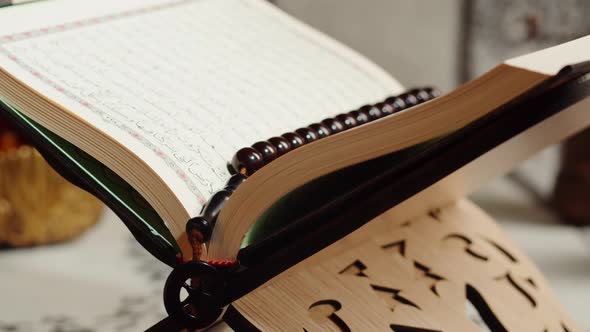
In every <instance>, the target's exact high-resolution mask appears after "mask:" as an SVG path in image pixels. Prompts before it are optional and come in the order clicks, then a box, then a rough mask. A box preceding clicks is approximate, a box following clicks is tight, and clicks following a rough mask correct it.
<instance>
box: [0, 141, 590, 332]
mask: <svg viewBox="0 0 590 332" xmlns="http://www.w3.org/2000/svg"><path fill="white" fill-rule="evenodd" d="M555 160H556V149H555V148H554V149H550V150H548V151H546V152H544V153H543V154H541V155H540V156H538V157H536V158H535V159H534V160H532V161H529V162H528V163H526V164H525V165H523V167H521V168H520V169H519V170H518V171H517V172H515V173H513V174H512V175H511V176H509V177H504V178H501V179H498V180H495V181H494V182H492V183H490V184H489V185H488V186H486V188H484V189H483V190H481V191H480V192H478V193H476V194H475V195H473V197H472V198H473V199H474V201H475V202H476V203H477V204H478V205H479V206H481V207H482V208H483V209H484V210H486V211H487V212H488V213H490V214H491V215H492V216H493V217H494V218H496V220H498V221H499V222H500V223H501V224H502V226H503V227H504V229H505V230H506V231H507V233H508V234H509V236H510V237H511V238H512V239H514V240H515V241H516V242H517V243H518V244H520V245H521V247H522V248H523V249H524V250H525V251H526V252H528V253H529V255H530V256H531V257H532V259H533V260H534V261H535V262H536V263H537V264H538V266H539V267H540V269H541V270H542V271H543V273H544V274H545V276H546V277H547V278H548V279H549V282H550V283H551V284H552V286H553V287H554V289H555V291H556V293H557V294H558V296H559V298H560V299H561V301H562V303H563V304H564V306H565V307H566V308H567V310H568V311H569V312H570V313H571V314H572V315H573V317H574V318H575V319H576V320H577V321H578V322H579V324H580V325H581V326H582V327H583V328H585V329H586V330H588V331H590V316H589V315H587V314H586V307H587V302H588V300H589V299H590V232H589V231H586V230H583V229H577V228H573V227H569V226H563V225H561V224H559V222H558V219H557V217H556V216H555V215H553V214H552V213H551V212H550V211H549V210H548V209H547V208H546V207H545V206H544V205H543V204H542V202H541V201H540V200H539V195H540V196H541V197H542V196H544V195H546V194H547V192H549V190H550V187H551V185H552V178H553V177H552V174H553V173H554V171H555V164H556V162H555ZM168 273H169V268H168V267H166V266H165V265H164V264H162V263H160V262H159V261H157V260H156V259H155V258H153V257H151V256H150V255H149V254H148V253H147V252H146V251H145V250H144V249H143V248H142V247H141V246H139V245H138V244H137V242H136V241H135V240H134V239H133V238H132V236H131V235H130V233H129V232H128V231H127V230H126V229H125V227H124V226H123V224H122V223H121V222H120V221H119V220H118V219H117V217H116V216H115V215H114V214H113V213H112V212H110V211H105V212H104V215H103V216H102V219H101V221H100V222H99V224H98V225H97V226H96V227H94V228H92V229H91V230H89V231H88V232H86V233H85V234H84V235H83V236H82V237H80V238H79V239H76V240H74V241H72V242H69V243H65V244H60V245H53V246H49V247H42V248H35V249H22V250H5V251H0V280H1V281H2V282H1V283H0V294H1V295H0V332H3V331H87V332H91V331H93V332H94V331H138V330H141V329H142V328H143V329H145V328H147V327H149V326H151V325H152V324H154V323H156V322H157V321H159V320H160V319H162V318H163V317H164V308H163V305H162V288H163V284H164V280H165V278H166V277H167V275H168ZM214 330H216V331H226V330H229V328H228V327H227V326H223V325H220V326H217V327H216V328H215V329H214Z"/></svg>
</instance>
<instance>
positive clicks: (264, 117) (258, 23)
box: [0, 0, 590, 264]
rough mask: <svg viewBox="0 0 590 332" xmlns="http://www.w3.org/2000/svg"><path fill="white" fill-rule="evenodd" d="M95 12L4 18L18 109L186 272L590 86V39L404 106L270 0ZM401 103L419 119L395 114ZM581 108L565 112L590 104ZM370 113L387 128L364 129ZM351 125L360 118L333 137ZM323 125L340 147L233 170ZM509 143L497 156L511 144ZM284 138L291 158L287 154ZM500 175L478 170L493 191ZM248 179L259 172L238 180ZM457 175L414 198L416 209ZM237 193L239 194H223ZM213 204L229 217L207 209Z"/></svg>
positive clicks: (82, 178)
mask: <svg viewBox="0 0 590 332" xmlns="http://www.w3.org/2000/svg"><path fill="white" fill-rule="evenodd" d="M80 3H81V2H80V1H79V0H57V1H48V2H38V3H33V4H27V5H22V6H16V7H11V8H5V9H2V10H0V22H2V29H1V30H2V31H1V33H2V36H0V98H1V100H2V101H3V103H4V109H5V111H4V112H3V114H4V115H6V116H9V117H10V118H11V119H12V120H13V121H14V122H16V123H17V124H20V126H21V128H22V129H24V130H25V131H28V132H29V134H30V136H32V137H34V138H35V139H34V141H35V142H36V143H37V145H38V147H39V149H40V150H41V151H42V152H44V155H45V156H46V158H47V159H48V160H49V161H50V162H51V163H52V165H53V166H54V167H55V168H57V169H59V170H61V172H62V174H64V175H65V176H66V177H68V178H69V179H71V180H72V181H73V182H75V183H77V184H79V185H80V186H82V187H84V188H86V189H88V190H90V191H92V192H93V193H94V194H95V195H97V196H98V197H99V198H101V199H103V200H104V201H105V202H107V204H109V206H110V207H111V208H113V210H115V211H116V212H117V213H118V214H119V215H120V216H121V217H122V219H123V221H124V222H126V224H127V226H128V227H129V228H130V229H131V230H132V232H133V233H134V235H135V236H136V237H137V238H138V240H140V242H141V243H142V244H143V245H144V246H146V248H148V249H149V250H150V251H151V252H152V253H154V254H155V255H156V256H157V257H159V258H160V259H162V260H163V261H165V262H167V263H169V264H173V262H174V257H175V256H180V254H182V258H183V260H185V261H187V260H192V259H195V260H196V259H200V260H206V261H214V262H224V263H225V264H227V263H233V262H235V261H236V258H237V257H238V253H239V251H240V249H241V248H245V247H247V246H249V245H253V244H258V243H260V242H261V241H263V240H264V239H265V238H267V237H269V236H271V235H272V234H275V233H277V232H278V231H279V230H282V229H283V228H285V227H287V228H288V227H289V223H290V222H291V221H293V222H296V221H298V220H300V219H305V218H308V217H309V215H310V214H313V213H315V212H314V211H320V210H322V209H323V208H324V206H325V205H329V204H331V202H333V201H334V200H335V199H336V197H335V195H336V196H338V197H345V196H346V195H348V194H350V191H351V190H352V189H351V188H352V187H353V185H354V188H358V187H359V186H358V185H360V184H361V183H364V184H367V183H373V184H374V183H375V175H376V174H377V175H378V174H384V173H386V172H388V171H390V170H391V169H392V168H396V167H398V168H399V167H401V166H399V165H406V166H408V165H410V164H408V160H413V161H417V160H420V159H416V158H419V157H420V158H422V157H424V156H426V155H428V156H432V155H433V154H434V155H436V154H439V153H441V150H440V149H441V148H442V147H444V146H446V145H445V144H447V143H448V141H449V140H452V139H456V137H458V136H457V135H459V136H460V135H466V133H467V132H469V130H466V129H465V128H471V131H473V128H475V127H474V126H475V125H474V124H478V125H481V124H483V123H486V124H488V123H489V121H492V120H495V119H497V118H498V117H499V116H504V115H505V113H508V114H513V113H514V112H516V111H517V110H515V107H514V106H515V105H517V104H518V103H522V102H531V100H534V99H535V98H536V97H539V96H545V95H547V94H548V93H551V92H553V91H554V90H556V89H558V88H559V87H561V86H563V85H564V84H571V81H572V80H574V79H577V81H576V83H575V84H583V83H584V82H585V80H584V78H583V77H582V75H583V74H584V73H585V72H586V70H587V66H584V65H579V64H580V63H583V62H585V61H588V60H590V38H588V37H587V38H582V39H578V40H575V41H572V42H570V43H567V44H564V45H560V46H557V47H554V48H550V49H547V50H544V51H540V52H537V53H533V54H529V55H525V56H522V57H519V58H515V59H511V60H508V61H506V62H505V63H503V64H500V65H499V66H497V67H496V68H494V69H492V70H491V71H490V72H488V73H487V74H485V75H483V76H481V77H479V78H478V79H476V80H474V81H472V82H469V83H467V84H465V85H463V86H461V87H460V88H458V89H456V90H455V91H453V92H451V93H449V94H446V95H444V96H441V97H438V98H436V99H433V98H434V97H437V94H436V93H435V92H433V90H430V89H418V90H415V91H413V92H412V93H413V94H412V93H410V94H405V95H402V93H403V92H404V88H403V87H402V86H401V85H400V84H399V83H398V82H397V81H396V80H394V79H393V78H392V77H390V76H389V75H388V74H386V73H385V72H384V71H383V70H381V69H380V68H378V67H377V66H376V65H374V64H372V63H371V62H369V61H368V60H367V59H365V58H363V57H362V56H360V55H359V54H357V53H355V52H353V51H352V50H350V49H348V48H346V47H344V46H343V45H340V44H339V43H337V42H335V41H333V40H331V39H329V38H327V37H326V36H324V35H322V34H320V33H318V32H316V31H314V30H312V29H311V28H309V27H307V26H305V25H303V24H301V23H299V22H297V21H296V20H294V19H292V18H290V17H288V16H287V15H286V14H284V13H282V12H280V11H279V10H278V9H276V8H274V7H273V6H272V5H270V4H268V3H266V2H264V1H262V0H198V1H196V0H195V1H191V0H176V1H164V0H149V1H147V0H142V1H139V0H137V1H120V0H108V1H101V2H92V1H86V2H85V3H84V5H81V4H80ZM568 66H569V67H568ZM566 67H567V68H566ZM563 68H566V69H565V70H563ZM580 77H582V78H580ZM568 82H569V83H568ZM400 95H401V96H400ZM396 96H397V97H398V98H396ZM400 98H401V100H402V101H403V102H404V105H405V106H403V107H399V105H397V106H396V100H399V99H400ZM404 98H405V99H404ZM430 99H433V100H432V101H430ZM567 100H568V102H569V104H568V105H561V106H563V107H561V108H560V110H561V109H563V108H564V107H565V106H571V105H575V104H580V103H583V102H584V100H585V96H582V95H575V96H573V97H571V98H569V99H567ZM363 105H373V106H372V107H370V106H369V107H368V108H367V107H365V108H363V107H362V106H363ZM396 107H397V108H396ZM359 109H360V110H361V112H360V113H359V112H357V113H347V112H350V111H354V110H359ZM371 110H373V112H377V113H379V116H375V119H374V121H371V120H373V119H369V120H367V121H361V120H362V117H363V116H365V117H367V116H369V117H370V116H371V113H370V112H371ZM502 110H504V112H503V111H502ZM363 112H364V113H363ZM552 112H553V113H556V112H557V110H554V111H552ZM386 113H387V114H386ZM553 113H551V112H550V113H547V114H545V115H542V113H541V112H540V113H539V114H538V116H539V117H540V118H538V119H534V118H535V116H532V117H531V116H529V115H527V114H528V113H522V115H521V116H522V117H525V116H527V117H529V118H530V119H532V120H531V122H530V123H528V124H526V125H525V124H523V125H522V126H521V127H518V128H516V127H515V128H512V129H507V130H506V133H507V135H509V136H510V135H512V136H515V135H517V134H519V133H521V132H523V131H525V130H526V129H528V128H530V127H532V126H533V125H535V124H536V123H538V122H539V121H541V120H543V119H544V118H543V116H544V117H549V116H550V115H552V114H553ZM339 114H343V115H344V116H346V114H348V115H351V114H352V115H355V116H360V117H361V118H360V120H359V118H354V116H353V118H354V120H355V121H354V123H352V124H347V123H346V119H348V118H343V117H341V118H340V119H341V120H342V121H340V122H338V121H337V122H338V123H336V124H334V121H332V122H326V121H324V122H323V125H328V127H329V128H327V129H328V130H327V131H326V130H325V129H326V128H325V127H323V128H324V129H322V128H320V127H322V120H324V119H327V118H330V119H333V118H334V117H336V116H337V115H339ZM359 114H360V115H359ZM336 120H338V118H336ZM486 121H487V122H486ZM363 122H366V123H363ZM313 123H316V124H320V125H318V126H319V127H318V126H316V127H311V128H312V129H313V130H311V131H314V130H315V134H314V133H312V136H313V135H315V136H322V135H323V134H325V136H327V137H324V138H322V139H317V140H315V138H313V137H312V138H310V137H301V135H295V136H291V137H290V138H291V142H292V143H293V144H294V145H297V144H299V143H297V142H300V143H301V145H302V146H301V147H298V148H297V149H294V148H290V149H287V150H290V151H289V152H287V153H284V154H282V155H281V156H280V157H279V158H276V159H274V157H273V159H274V160H272V162H268V163H265V165H264V167H262V166H261V165H262V164H261V163H260V162H261V160H262V161H264V160H263V159H264V158H265V157H264V155H263V152H264V151H258V152H260V154H256V153H254V155H252V149H250V150H248V151H249V153H250V154H247V153H246V154H244V153H242V154H241V155H238V156H237V157H235V158H234V155H236V153H237V152H238V151H240V149H242V148H244V147H247V146H251V145H252V144H254V143H256V142H259V141H265V140H267V139H268V138H270V137H275V136H280V135H281V134H283V133H292V132H294V131H295V130H296V129H297V128H302V127H305V126H308V125H309V124H313ZM330 125H333V126H335V127H330ZM584 125H585V123H584V122H583V121H580V122H579V126H578V127H582V126H584ZM346 127H351V128H346ZM352 127H354V128H352ZM314 128H315V129H314ZM344 129H346V130H344ZM318 130H319V132H318ZM322 130H324V131H325V132H323V133H322ZM340 131H341V132H340ZM497 132H501V130H500V131H497ZM572 132H573V130H572V129H571V128H569V127H568V129H567V130H566V129H564V130H561V131H560V130H556V131H555V132H553V133H551V135H553V136H555V137H563V136H566V135H568V134H571V133H572ZM301 133H302V135H304V134H305V132H301ZM315 136H314V137H315ZM553 136H552V137H553ZM461 137H463V136H461ZM316 138H317V137H316ZM508 138H509V137H504V138H503V140H504V141H505V140H507V139H508ZM293 140H294V141H293ZM312 140H314V141H313V142H311V141H312ZM496 140H497V142H495V143H494V144H495V145H494V144H491V143H490V144H488V146H487V147H483V146H482V147H481V149H484V150H482V151H481V153H480V154H483V152H486V151H487V150H490V149H492V148H493V147H495V146H496V145H498V144H499V143H501V142H502V140H501V139H500V138H497V139H496ZM274 143H275V144H274V147H275V148H276V149H275V150H277V149H278V150H280V149H281V148H282V147H281V146H277V144H278V145H280V144H284V143H281V142H278V143H277V142H274ZM271 149H272V148H271ZM466 149H467V148H466ZM486 149H487V150H486ZM533 150H534V149H531V150H530V151H519V152H518V154H517V155H516V156H515V157H514V159H515V161H514V162H507V163H508V164H509V165H513V164H514V163H515V162H518V161H519V158H524V157H526V156H527V155H528V154H530V153H532V151H533ZM248 151H247V152H248ZM467 151H468V150H467ZM267 152H268V151H267ZM271 152H272V151H271ZM275 152H276V151H275ZM271 154H272V153H271ZM466 154H468V153H466ZM240 156H241V157H240ZM275 157H276V156H275ZM475 157H476V156H473V158H475ZM232 158H234V162H233V166H231V165H230V167H229V169H230V170H228V163H230V162H231V160H232ZM473 158H472V159H473ZM468 161H469V160H465V161H464V162H463V163H462V164H457V165H455V166H454V167H455V170H456V169H458V168H460V167H462V166H463V165H465V164H466V163H467V162H468ZM394 166H395V167H394ZM500 171H502V168H501V167H500V168H498V169H493V170H491V171H488V172H487V173H486V175H485V176H483V177H477V176H475V175H473V174H472V176H473V177H474V178H477V179H478V181H483V180H481V179H480V178H485V177H489V176H492V175H494V174H496V173H498V172H500ZM232 172H234V173H243V174H242V176H241V178H240V175H239V174H238V175H235V176H234V179H233V180H232V181H233V182H230V184H227V181H228V180H229V179H230V177H231V176H232ZM450 173H452V172H451V170H449V172H447V173H446V174H442V175H441V177H443V176H445V175H448V174H450ZM246 177H247V179H246ZM441 177H439V178H437V179H434V178H433V179H430V180H429V181H430V183H426V184H422V185H420V186H417V187H415V188H404V190H403V191H404V192H405V193H406V197H405V198H404V199H401V201H411V200H407V198H409V197H411V196H413V195H415V194H418V193H419V192H421V191H422V190H423V189H425V188H427V187H429V186H430V185H432V184H434V183H436V182H438V181H439V180H440V179H441ZM371 179H372V180H371ZM371 181H373V182H371ZM242 182H243V183H242ZM238 183H241V184H239V186H238V185H237V184H238ZM474 183H477V181H475V182H474ZM339 184H340V185H339ZM227 186H229V187H228V188H226V187H227ZM322 187H323V188H326V187H327V188H329V189H330V190H319V189H318V188H322ZM361 187H362V186H361ZM224 188H226V190H225V193H226V194H225V195H224V196H223V197H221V198H219V197H218V198H215V196H213V195H214V194H215V193H216V192H218V191H219V190H222V189H224ZM310 188H312V189H310ZM366 188H367V190H368V189H370V187H366ZM471 189H473V186H470V185H465V186H463V187H462V189H461V190H459V191H458V192H457V194H458V195H460V194H465V192H466V191H468V190H471ZM310 193H311V194H310ZM230 194H231V195H230ZM212 196H213V198H214V199H213V201H212V202H210V204H209V205H212V207H211V206H210V210H212V211H213V212H214V213H213V212H211V211H208V210H207V209H205V211H202V210H203V207H204V206H206V205H207V204H208V203H207V202H208V200H209V199H210V198H211V197H212ZM452 196H453V195H449V197H450V198H452ZM351 197H352V196H351ZM450 198H449V199H450ZM226 201H227V202H226ZM401 201H400V202H399V203H401ZM422 202H426V201H424V200H423V201H422ZM406 204H408V203H406ZM426 204H427V203H426ZM324 211H328V210H324ZM378 211H380V210H379V209H376V210H375V212H374V213H377V212H378ZM209 212H211V213H209ZM202 213H205V214H207V213H209V220H205V225H204V226H203V222H202V220H201V224H198V225H193V226H194V227H192V228H191V227H189V230H191V229H195V230H197V232H196V234H191V238H190V239H189V237H187V234H186V229H187V222H188V221H189V220H195V218H197V217H199V216H200V215H201V214H202ZM369 215H371V213H368V214H367V218H365V219H368V216H369ZM211 219H213V220H211ZM308 219H309V218H308ZM197 220H198V219H197ZM359 220H363V219H362V218H361V219H359ZM366 221H368V220H365V221H364V222H366ZM213 223H215V224H214V226H213ZM360 226H362V223H358V224H355V225H354V227H353V226H351V228H350V229H348V231H352V230H353V229H354V228H358V227H360ZM199 227H209V229H208V230H204V229H203V228H199ZM206 231H210V234H204V233H206ZM207 240H208V241H207ZM325 245H327V244H325ZM171 262H172V263H171Z"/></svg>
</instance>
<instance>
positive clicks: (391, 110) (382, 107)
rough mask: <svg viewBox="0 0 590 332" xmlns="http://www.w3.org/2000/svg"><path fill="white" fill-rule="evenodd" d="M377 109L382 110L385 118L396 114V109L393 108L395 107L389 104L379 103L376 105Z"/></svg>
mask: <svg viewBox="0 0 590 332" xmlns="http://www.w3.org/2000/svg"><path fill="white" fill-rule="evenodd" d="M375 107H377V108H378V109H380V110H381V113H382V114H383V116H388V115H391V114H393V113H395V109H394V108H393V106H391V105H389V104H388V103H378V104H375Z"/></svg>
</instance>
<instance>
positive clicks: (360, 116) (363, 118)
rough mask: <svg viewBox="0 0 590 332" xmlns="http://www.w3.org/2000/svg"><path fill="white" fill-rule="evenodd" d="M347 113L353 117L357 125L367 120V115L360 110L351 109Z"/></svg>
mask: <svg viewBox="0 0 590 332" xmlns="http://www.w3.org/2000/svg"><path fill="white" fill-rule="evenodd" d="M348 114H349V115H350V116H352V117H353V118H354V121H356V125H357V126H360V125H362V124H365V123H367V122H369V115H367V114H365V113H361V112H360V111H352V112H348Z"/></svg>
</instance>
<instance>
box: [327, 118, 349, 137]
mask: <svg viewBox="0 0 590 332" xmlns="http://www.w3.org/2000/svg"><path fill="white" fill-rule="evenodd" d="M322 124H323V125H324V126H326V127H328V128H330V132H331V133H332V134H336V133H339V132H341V131H343V130H344V129H345V127H344V124H343V123H342V122H340V121H338V120H336V119H332V118H328V119H324V120H322Z"/></svg>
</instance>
